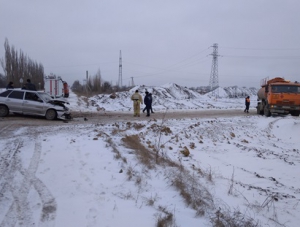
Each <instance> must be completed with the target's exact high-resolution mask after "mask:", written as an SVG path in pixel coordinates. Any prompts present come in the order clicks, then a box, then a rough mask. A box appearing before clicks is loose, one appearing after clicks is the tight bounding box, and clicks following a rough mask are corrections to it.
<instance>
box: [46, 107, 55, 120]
mask: <svg viewBox="0 0 300 227" xmlns="http://www.w3.org/2000/svg"><path fill="white" fill-rule="evenodd" d="M56 116H57V113H56V111H55V110H53V109H50V110H47V112H46V116H45V117H46V119H47V120H54V119H55V118H56Z"/></svg>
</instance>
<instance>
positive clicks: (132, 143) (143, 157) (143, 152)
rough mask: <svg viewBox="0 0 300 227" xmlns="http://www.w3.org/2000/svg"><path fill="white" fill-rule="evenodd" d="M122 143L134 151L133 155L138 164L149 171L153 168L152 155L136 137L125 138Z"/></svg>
mask: <svg viewBox="0 0 300 227" xmlns="http://www.w3.org/2000/svg"><path fill="white" fill-rule="evenodd" d="M122 141H123V142H124V144H125V146H126V147H128V148H131V149H133V150H135V155H136V157H137V158H138V160H139V161H140V163H142V164H143V165H145V166H147V168H149V169H153V168H155V163H154V156H153V154H152V153H151V151H149V150H148V149H147V148H146V147H145V146H144V145H143V144H142V143H141V142H140V138H139V137H138V135H132V136H125V137H124V138H122Z"/></svg>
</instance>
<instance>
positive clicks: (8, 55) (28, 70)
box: [0, 38, 44, 87]
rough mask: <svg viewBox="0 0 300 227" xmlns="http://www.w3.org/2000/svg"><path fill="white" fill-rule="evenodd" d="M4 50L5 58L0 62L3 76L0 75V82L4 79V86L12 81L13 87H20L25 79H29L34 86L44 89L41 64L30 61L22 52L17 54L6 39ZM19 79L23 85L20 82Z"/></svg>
mask: <svg viewBox="0 0 300 227" xmlns="http://www.w3.org/2000/svg"><path fill="white" fill-rule="evenodd" d="M4 49H5V57H4V59H1V60H0V62H1V66H2V68H3V70H4V74H5V75H4V76H3V75H0V80H3V79H5V80H6V84H7V83H8V82H9V81H12V82H13V83H14V86H15V87H22V84H24V83H26V80H27V79H31V82H32V83H34V84H36V86H37V85H40V86H41V87H44V66H43V65H42V64H41V63H37V62H36V61H33V60H31V59H30V58H29V57H28V56H27V55H26V54H24V52H23V51H22V50H20V51H19V52H18V51H17V50H16V49H15V47H14V46H10V45H9V42H8V39H7V38H6V39H5V42H4ZM3 77H4V78H3ZM21 78H22V80H23V83H22V82H20V79H21ZM2 83H3V81H0V85H1V84H2Z"/></svg>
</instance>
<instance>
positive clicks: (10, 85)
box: [6, 81, 14, 90]
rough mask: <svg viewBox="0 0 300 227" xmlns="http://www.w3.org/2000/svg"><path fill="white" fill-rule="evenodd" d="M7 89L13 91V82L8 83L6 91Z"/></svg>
mask: <svg viewBox="0 0 300 227" xmlns="http://www.w3.org/2000/svg"><path fill="white" fill-rule="evenodd" d="M7 89H14V82H12V81H10V82H9V83H8V84H7V86H6V90H7Z"/></svg>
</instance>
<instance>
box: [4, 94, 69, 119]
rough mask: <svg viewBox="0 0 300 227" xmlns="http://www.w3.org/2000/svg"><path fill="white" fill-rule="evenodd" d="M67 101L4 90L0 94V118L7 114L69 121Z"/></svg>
mask: <svg viewBox="0 0 300 227" xmlns="http://www.w3.org/2000/svg"><path fill="white" fill-rule="evenodd" d="M66 104H69V103H68V102H67V101H64V100H60V99H53V98H52V97H51V96H50V95H49V94H47V93H45V92H39V91H29V90H14V89H12V90H6V91H4V92H2V93H0V117H5V116H7V115H8V114H9V113H15V114H24V115H35V116H44V117H45V118H46V119H48V120H54V119H56V118H58V119H63V120H65V119H71V118H72V117H71V114H70V112H69V108H68V107H66Z"/></svg>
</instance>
